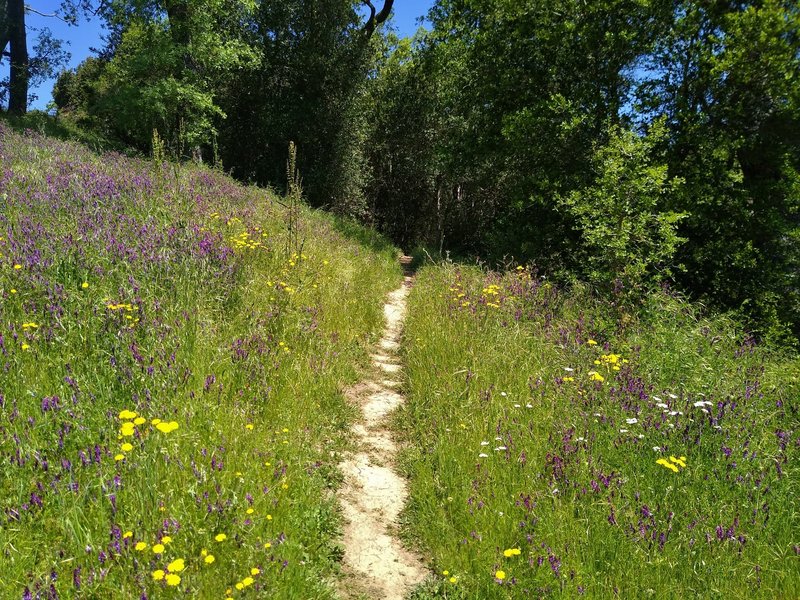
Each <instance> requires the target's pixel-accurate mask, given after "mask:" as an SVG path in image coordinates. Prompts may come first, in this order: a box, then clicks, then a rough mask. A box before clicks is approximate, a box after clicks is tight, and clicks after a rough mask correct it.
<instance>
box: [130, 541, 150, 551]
mask: <svg viewBox="0 0 800 600" xmlns="http://www.w3.org/2000/svg"><path fill="white" fill-rule="evenodd" d="M133 548H134V549H135V550H138V551H139V552H141V551H142V550H147V544H145V543H144V542H136V545H135V546H134V547H133Z"/></svg>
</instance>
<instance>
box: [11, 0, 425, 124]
mask: <svg viewBox="0 0 800 600" xmlns="http://www.w3.org/2000/svg"><path fill="white" fill-rule="evenodd" d="M273 1H275V0H273ZM277 1H280V0H277ZM433 1H434V0H395V3H394V7H393V9H392V13H393V14H392V19H393V22H394V27H395V28H396V29H397V31H398V33H399V34H400V35H403V36H405V35H409V36H410V35H413V33H414V32H415V31H416V30H417V28H418V27H419V23H418V21H417V20H418V19H419V18H420V17H424V16H425V14H427V12H428V9H430V7H431V6H432V5H433ZM28 4H29V5H30V6H31V7H32V8H34V9H35V10H37V11H39V12H41V13H45V14H49V13H53V12H55V11H56V9H58V5H59V4H60V0H30V2H29V3H28ZM375 4H376V6H377V7H378V8H380V5H381V3H380V0H378V1H377V2H375ZM27 23H28V44H29V46H30V49H31V51H32V49H33V44H34V43H35V40H36V36H37V30H39V29H40V28H42V27H49V28H50V30H51V31H52V32H53V34H54V35H55V37H57V38H59V39H62V40H65V41H67V42H68V43H69V45H68V46H67V50H68V51H69V53H70V54H71V55H72V59H71V60H70V62H69V67H71V68H72V67H76V66H78V65H79V64H80V63H81V62H82V61H83V60H84V59H85V58H86V57H87V56H89V55H90V54H91V50H90V49H91V48H92V47H95V48H99V47H100V46H102V41H101V36H102V34H103V31H102V28H101V24H100V20H99V19H97V18H94V19H92V20H90V21H89V22H86V21H82V22H81V23H80V24H79V25H78V26H77V27H69V26H67V25H65V24H64V23H62V22H61V21H59V20H58V19H55V18H52V17H50V18H48V17H40V16H38V15H36V14H34V13H29V14H28V17H27ZM6 69H7V63H6V62H5V61H4V63H3V69H2V75H3V76H5V70H6ZM53 83H55V81H53V80H50V81H46V82H45V83H44V84H43V85H41V86H39V87H38V88H35V89H32V90H31V92H32V93H34V94H37V95H38V96H39V98H38V99H37V100H36V101H34V102H33V103H31V108H38V109H41V110H44V109H45V107H46V106H47V103H48V102H50V100H51V94H52V91H53Z"/></svg>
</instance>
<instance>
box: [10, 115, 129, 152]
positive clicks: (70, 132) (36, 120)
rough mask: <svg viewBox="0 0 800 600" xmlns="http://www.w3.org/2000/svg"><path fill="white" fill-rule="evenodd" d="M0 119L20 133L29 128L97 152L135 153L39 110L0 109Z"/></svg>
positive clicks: (119, 144) (122, 145)
mask: <svg viewBox="0 0 800 600" xmlns="http://www.w3.org/2000/svg"><path fill="white" fill-rule="evenodd" d="M0 120H2V122H3V123H5V124H6V125H8V126H9V127H10V128H11V129H13V130H14V131H18V132H20V133H24V132H25V131H27V130H30V131H35V132H36V133H39V134H41V135H46V136H48V137H52V138H56V139H60V140H65V141H72V142H80V143H81V144H84V145H85V146H88V147H89V148H91V149H92V150H95V151H97V152H103V151H111V150H113V151H115V152H119V153H121V154H126V155H133V154H135V152H134V151H133V150H131V148H129V147H127V146H125V145H124V144H123V143H121V142H118V141H114V140H111V139H108V138H105V137H103V136H101V135H99V134H97V133H93V132H90V131H87V130H85V129H83V128H81V127H80V126H78V125H76V124H75V123H73V122H72V121H70V120H69V119H63V118H58V117H54V116H53V115H50V114H48V113H46V112H43V111H41V110H32V111H30V112H29V113H27V114H25V115H22V116H16V115H9V114H8V113H6V112H2V111H0Z"/></svg>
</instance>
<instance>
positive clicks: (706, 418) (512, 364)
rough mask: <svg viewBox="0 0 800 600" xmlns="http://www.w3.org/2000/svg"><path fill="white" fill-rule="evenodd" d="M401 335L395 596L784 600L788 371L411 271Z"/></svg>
mask: <svg viewBox="0 0 800 600" xmlns="http://www.w3.org/2000/svg"><path fill="white" fill-rule="evenodd" d="M406 332H407V333H406V335H407V342H408V344H407V356H406V360H407V363H408V370H407V377H408V381H407V391H408V394H409V399H408V403H407V405H406V408H405V409H404V411H403V412H402V414H401V415H400V416H399V419H398V424H399V426H400V428H401V430H402V431H403V432H404V433H405V435H406V436H407V438H408V442H409V450H408V451H407V452H406V454H405V456H404V465H405V468H406V469H407V472H408V475H409V476H410V478H411V500H410V505H409V508H408V510H407V513H406V515H405V518H406V526H407V532H408V534H409V535H410V536H411V537H412V538H414V539H416V540H417V541H418V543H419V544H420V545H421V547H422V548H423V550H424V551H425V552H427V553H428V554H429V556H430V557H431V560H432V562H433V563H434V566H435V568H436V570H437V573H438V577H437V579H436V581H433V582H430V583H429V584H428V585H426V586H425V587H423V588H421V589H420V590H418V591H417V593H416V596H415V597H417V598H426V597H446V598H517V597H528V596H532V597H562V596H563V597H577V596H581V595H585V596H586V597H593V598H609V597H622V598H647V597H654V598H684V597H693V596H699V597H704V598H740V597H761V598H796V597H798V596H800V556H799V554H800V545H799V544H800V537H798V532H799V531H800V513H799V512H798V508H799V506H798V493H799V492H800V486H799V485H798V481H799V479H798V477H799V476H800V467H799V465H800V461H798V454H800V452H799V450H800V427H798V425H799V423H798V408H800V365H799V363H798V361H797V360H796V359H795V360H790V359H789V358H786V357H781V356H780V355H776V354H774V353H771V352H770V351H769V350H768V349H766V348H762V347H759V346H758V345H756V344H755V343H754V342H753V340H751V339H749V338H748V337H747V336H745V335H743V334H742V333H741V332H739V331H737V330H736V328H735V327H734V326H733V325H732V324H731V323H728V322H726V321H725V320H724V319H714V320H708V319H705V318H703V317H701V316H699V315H698V314H697V311H696V310H695V309H694V308H693V307H692V306H691V305H690V304H688V303H686V302H684V301H681V300H679V299H676V298H673V297H670V296H669V295H667V294H657V295H654V296H653V297H652V298H651V299H650V302H649V304H648V305H647V306H646V307H644V308H643V310H642V312H641V314H640V315H631V314H629V313H625V312H623V311H621V310H620V309H618V308H617V307H614V306H612V305H609V304H604V303H599V302H596V301H594V300H592V298H591V297H590V296H589V295H588V294H586V293H585V292H583V291H581V290H580V289H577V288H576V289H573V290H570V291H562V290H557V289H556V288H555V287H553V286H551V285H550V284H549V283H547V282H546V281H544V280H543V279H541V278H538V277H536V275H535V273H532V272H530V271H528V270H525V269H517V270H516V271H514V272H511V273H505V274H498V273H485V272H482V271H479V270H478V269H475V268H468V267H457V266H453V265H443V266H436V267H434V266H429V267H425V268H423V269H422V271H421V272H420V274H419V275H418V280H417V283H416V286H415V288H414V290H413V292H412V295H411V297H410V301H409V319H408V323H407V329H406Z"/></svg>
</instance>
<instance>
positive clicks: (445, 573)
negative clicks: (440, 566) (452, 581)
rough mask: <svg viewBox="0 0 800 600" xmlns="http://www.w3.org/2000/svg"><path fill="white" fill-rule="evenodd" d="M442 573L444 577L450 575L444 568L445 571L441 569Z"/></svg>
mask: <svg viewBox="0 0 800 600" xmlns="http://www.w3.org/2000/svg"><path fill="white" fill-rule="evenodd" d="M442 575H444V576H445V577H447V576H448V575H450V571H446V570H445V571H442Z"/></svg>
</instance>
